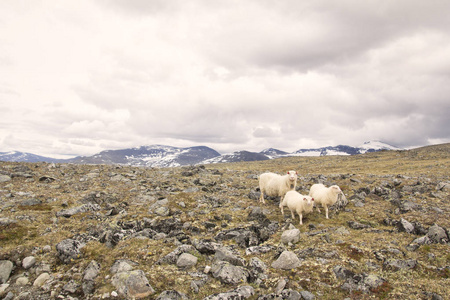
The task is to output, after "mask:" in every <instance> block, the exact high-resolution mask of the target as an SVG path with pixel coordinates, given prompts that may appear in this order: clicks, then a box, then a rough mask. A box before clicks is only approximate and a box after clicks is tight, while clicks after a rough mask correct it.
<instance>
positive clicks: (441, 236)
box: [427, 224, 449, 244]
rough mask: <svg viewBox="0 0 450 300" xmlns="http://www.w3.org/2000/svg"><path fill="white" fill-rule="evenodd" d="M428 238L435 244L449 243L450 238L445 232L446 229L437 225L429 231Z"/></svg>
mask: <svg viewBox="0 0 450 300" xmlns="http://www.w3.org/2000/svg"><path fill="white" fill-rule="evenodd" d="M427 237H428V238H429V239H430V240H431V241H432V242H433V243H436V244H437V243H441V244H445V243H448V241H449V240H448V236H447V233H446V232H445V230H444V228H442V227H440V226H439V225H437V224H434V225H433V226H431V227H430V228H429V229H428V233H427Z"/></svg>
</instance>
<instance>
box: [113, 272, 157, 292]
mask: <svg viewBox="0 0 450 300" xmlns="http://www.w3.org/2000/svg"><path fill="white" fill-rule="evenodd" d="M111 283H112V285H113V286H114V287H115V288H116V289H117V292H118V293H119V295H121V296H122V297H126V298H128V299H144V298H146V297H149V296H150V295H152V294H153V293H155V290H154V289H153V288H152V286H151V285H150V283H149V282H148V279H147V277H145V273H144V271H142V270H134V271H127V272H119V273H117V274H115V275H114V276H113V277H112V279H111Z"/></svg>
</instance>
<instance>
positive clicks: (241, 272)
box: [211, 261, 250, 284]
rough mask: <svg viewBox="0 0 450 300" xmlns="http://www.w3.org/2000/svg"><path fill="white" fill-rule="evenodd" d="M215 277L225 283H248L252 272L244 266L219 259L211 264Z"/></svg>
mask: <svg viewBox="0 0 450 300" xmlns="http://www.w3.org/2000/svg"><path fill="white" fill-rule="evenodd" d="M211 272H212V275H213V276H214V278H217V279H219V280H220V282H222V283H225V284H238V283H246V282H247V279H248V277H249V276H250V273H249V272H248V271H247V270H246V269H245V268H243V267H239V266H234V265H232V264H230V263H229V262H226V261H217V262H215V263H214V264H213V265H212V266H211Z"/></svg>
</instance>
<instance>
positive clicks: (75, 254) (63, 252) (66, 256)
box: [56, 239, 85, 263]
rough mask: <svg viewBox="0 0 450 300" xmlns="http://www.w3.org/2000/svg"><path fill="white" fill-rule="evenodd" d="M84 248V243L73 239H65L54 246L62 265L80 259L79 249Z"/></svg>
mask: <svg viewBox="0 0 450 300" xmlns="http://www.w3.org/2000/svg"><path fill="white" fill-rule="evenodd" d="M84 246H85V244H84V243H81V242H80V241H77V240H74V239H65V240H63V241H61V242H59V243H58V244H57V245H56V251H57V252H58V257H59V259H61V260H62V261H63V262H64V263H69V262H70V261H71V260H72V259H78V258H80V257H81V251H80V250H81V248H83V247H84Z"/></svg>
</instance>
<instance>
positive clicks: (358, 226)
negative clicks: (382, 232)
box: [347, 221, 371, 230]
mask: <svg viewBox="0 0 450 300" xmlns="http://www.w3.org/2000/svg"><path fill="white" fill-rule="evenodd" d="M347 223H348V227H350V228H351V229H356V230H359V229H364V228H370V227H371V226H370V225H366V224H361V223H359V222H356V221H348V222H347Z"/></svg>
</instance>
